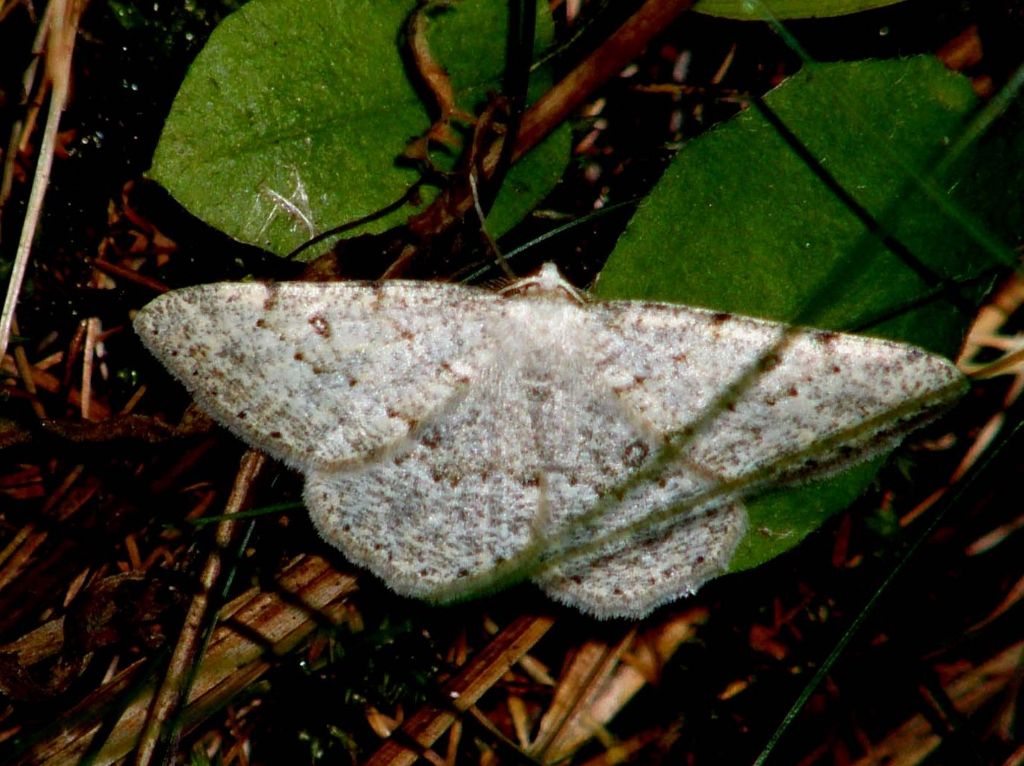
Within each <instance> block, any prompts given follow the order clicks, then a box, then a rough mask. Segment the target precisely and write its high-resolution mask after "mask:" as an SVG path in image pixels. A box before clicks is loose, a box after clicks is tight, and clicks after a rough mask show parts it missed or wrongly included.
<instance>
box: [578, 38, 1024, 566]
mask: <svg viewBox="0 0 1024 766" xmlns="http://www.w3.org/2000/svg"><path fill="white" fill-rule="evenodd" d="M765 101H766V103H767V105H768V107H769V109H770V110H771V112H772V113H774V114H775V115H777V116H778V118H779V119H780V120H781V122H782V123H783V124H784V125H785V126H786V127H787V128H788V129H789V130H790V131H791V132H792V133H793V134H795V135H796V136H798V137H799V141H800V142H801V143H802V144H803V145H804V146H806V147H807V150H808V152H809V155H810V157H812V158H814V159H815V160H816V161H817V162H819V163H820V164H821V166H822V167H823V168H824V169H825V170H826V171H827V173H828V174H830V175H831V176H832V177H833V178H834V179H835V180H836V181H837V182H838V184H839V187H841V188H840V190H839V191H837V190H835V189H833V188H829V186H828V185H826V184H825V183H823V181H822V180H821V178H819V176H817V175H816V174H815V172H814V170H813V169H812V167H811V165H810V164H809V163H808V161H807V160H805V159H804V158H803V157H801V156H799V155H798V154H797V153H796V151H794V148H793V147H792V145H791V144H788V143H787V141H786V140H785V138H784V136H783V135H782V134H780V130H779V129H778V128H777V127H776V125H773V124H771V123H770V122H769V120H768V119H766V118H765V116H764V115H763V114H762V113H761V112H759V111H758V110H757V109H756V108H750V109H748V110H747V111H745V112H743V113H742V114H741V115H739V116H738V117H736V118H735V119H733V120H732V121H730V122H729V123H727V124H725V125H723V126H721V127H719V128H717V129H715V130H712V131H711V132H710V133H708V134H706V135H704V136H702V137H700V138H698V139H696V140H694V141H692V142H691V143H690V144H688V145H687V146H685V147H684V148H683V149H682V150H681V151H680V152H679V154H678V155H677V157H676V158H675V160H674V161H673V164H672V165H671V166H670V168H669V169H668V170H667V172H666V173H665V175H664V177H663V178H662V179H661V181H660V182H659V184H658V185H657V187H656V188H655V190H654V192H653V193H652V194H651V195H650V197H649V198H648V199H647V200H645V201H644V203H643V205H642V206H641V208H640V210H639V211H638V212H637V214H636V216H635V217H634V219H633V220H632V222H631V223H630V226H629V229H628V231H627V233H626V234H625V235H624V236H623V237H622V239H621V240H620V242H619V244H618V246H617V247H616V250H615V252H614V253H613V255H612V257H611V259H610V260H609V263H608V265H607V267H606V268H605V270H604V271H603V272H602V274H601V279H600V282H599V284H598V287H597V290H596V291H595V292H596V293H597V294H598V295H599V296H600V297H602V298H631V299H647V300H661V301H669V302H674V303H684V304H691V305H698V306H704V307H709V308H713V309H716V310H723V311H729V312H733V313H740V314H748V315H754V316H760V317H764V318H768V319H775V320H780V321H786V322H795V323H798V324H804V325H810V326H816V327H822V328H828V329H841V330H842V329H849V328H856V327H859V326H863V324H864V323H865V322H867V321H869V320H872V319H876V318H878V317H883V316H890V317H891V318H889V319H888V320H887V321H884V322H881V323H878V324H873V325H872V326H871V330H870V334H872V335H879V336H884V337H889V338H894V339H898V340H903V341H906V342H911V343H915V344H917V345H920V346H924V347H926V348H929V349H931V350H933V351H936V352H939V353H944V354H946V355H950V356H952V355H955V353H956V351H957V350H958V349H959V345H960V341H961V338H962V335H963V332H964V330H965V327H966V323H967V322H968V321H969V319H970V317H968V316H965V315H964V314H963V313H961V312H960V311H959V310H957V309H956V308H955V307H953V305H952V304H950V303H949V302H947V301H945V300H941V299H940V300H935V301H931V302H927V303H925V304H923V305H918V306H916V307H914V308H913V310H902V309H906V308H907V307H909V306H912V305H913V304H914V302H915V301H917V300H918V299H920V298H922V296H926V295H928V294H929V293H934V292H935V288H934V286H933V285H931V284H929V283H928V281H927V278H923V277H922V276H920V275H919V274H918V273H915V270H914V269H912V268H910V267H908V265H907V264H906V263H905V262H904V261H903V260H901V259H900V258H899V257H898V256H897V255H895V254H894V253H893V252H891V251H890V250H889V249H888V248H887V247H886V245H885V244H884V243H883V242H882V241H881V240H880V239H879V236H878V235H877V234H874V233H872V232H871V231H869V230H868V228H866V226H865V224H864V223H863V222H862V221H861V220H859V219H858V218H857V216H855V215H854V214H853V213H852V212H851V210H850V209H849V207H848V206H847V205H846V204H845V203H844V202H843V200H842V199H841V198H840V195H841V194H842V193H847V194H849V195H851V196H852V197H853V198H854V199H855V200H856V203H857V204H859V205H861V206H862V207H863V208H864V209H865V210H866V211H867V212H868V213H869V214H870V215H871V216H873V217H874V219H875V220H876V221H878V223H879V224H880V225H881V227H882V229H883V230H884V231H886V232H888V233H889V234H891V235H892V236H893V237H895V239H896V240H898V241H899V242H901V243H902V244H903V245H905V246H906V248H907V249H908V250H909V251H910V253H912V254H913V256H914V257H916V258H917V259H919V260H920V261H921V262H922V263H923V264H925V265H926V267H927V269H928V270H930V271H931V272H932V273H934V274H936V275H938V276H940V277H943V278H947V279H950V280H957V281H963V280H968V279H970V278H972V277H976V276H977V275H978V274H980V273H982V272H983V271H984V270H985V269H986V268H987V267H989V266H991V265H992V263H993V261H995V260H1003V261H1004V262H1005V263H1011V262H1012V258H1013V256H1012V254H1011V253H1010V252H1009V251H1008V250H1005V249H1003V248H1002V247H1001V245H999V244H998V242H996V241H994V235H1000V236H1004V237H1006V238H1007V239H1009V240H1011V241H1016V240H1017V239H1019V238H1020V236H1021V234H1022V232H1021V226H1022V220H1024V219H1022V218H1021V216H1020V215H1019V213H1020V202H1019V199H1020V196H1021V192H1022V191H1024V178H1022V172H1021V170H1020V166H1021V164H1022V163H1021V159H1022V158H1024V147H1022V144H1021V139H1020V136H1021V131H1020V130H1019V125H1017V126H1014V127H1013V129H1012V130H1011V129H1009V126H1003V127H1005V128H1007V129H1004V130H997V131H992V134H991V135H987V136H985V137H984V138H983V139H982V140H977V141H970V142H968V143H967V144H966V145H965V146H961V145H960V144H958V143H957V137H958V136H960V135H961V134H962V133H964V132H965V131H967V132H969V130H970V128H971V120H972V118H974V117H975V116H976V115H977V110H978V106H979V105H978V103H977V99H976V98H975V96H974V94H973V91H972V90H971V87H970V83H969V82H968V81H967V80H965V79H964V78H962V77H960V76H959V75H956V74H953V73H951V72H949V71H948V70H946V69H945V68H944V67H942V65H941V64H940V63H939V62H938V61H937V60H935V59H932V58H930V57H919V58H915V59H909V60H905V61H876V62H860V63H852V64H829V65H815V66H813V67H809V68H807V69H805V70H803V71H801V72H800V73H799V74H797V75H796V76H794V77H793V78H791V79H790V80H788V81H787V82H786V83H784V84H783V85H782V86H780V87H779V88H777V89H776V90H774V91H772V92H771V93H769V94H768V95H767V96H766V98H765ZM1017 117H1019V109H1017V110H1015V114H1014V115H1004V122H1010V121H1012V120H1011V118H1012V119H1016V118H1017ZM1007 136H1010V138H1007ZM951 146H954V147H960V148H963V149H964V150H963V151H960V152H959V153H958V154H956V156H950V155H949V151H950V147H951ZM958 151H959V150H958ZM936 170H938V171H939V172H938V176H933V175H932V173H933V171H936ZM1008 207H1009V208H1012V209H1013V212H1010V213H1009V214H1008V213H1007V208H1008ZM961 293H962V294H964V295H966V297H967V301H968V302H969V301H970V300H971V298H972V294H971V291H970V290H967V291H961ZM974 293H975V294H977V293H978V288H977V287H976V288H975V290H974ZM877 465H878V461H874V462H872V463H870V464H866V465H864V466H860V467H858V468H856V469H854V470H852V471H849V472H846V473H844V474H842V475H841V476H839V477H837V478H835V479H831V480H829V481H827V482H818V483H815V484H812V485H807V486H803V487H800V488H798V489H796V490H786V491H778V492H774V493H771V494H770V495H765V496H762V497H759V498H757V499H755V500H754V501H752V502H750V503H749V504H748V509H749V511H750V517H751V518H750V530H749V532H748V535H747V538H746V539H745V540H744V542H743V543H742V544H741V547H740V549H739V551H738V552H737V554H736V556H735V557H734V560H733V562H732V569H744V568H747V567H751V566H754V565H756V564H759V563H761V562H763V561H766V560H768V559H770V558H772V557H774V556H775V555H777V554H778V553H780V552H782V551H783V550H786V549H788V548H790V547H792V546H793V545H795V544H796V543H797V542H799V541H800V539H802V538H803V537H804V536H805V535H806V534H807V533H808V532H810V531H811V530H813V529H814V528H816V527H817V526H818V525H819V524H820V523H821V522H822V521H823V520H824V519H825V518H827V516H828V515H829V514H831V513H834V512H836V511H838V510H840V509H842V508H843V507H845V506H846V505H847V504H849V502H850V501H851V500H853V499H854V498H855V497H856V496H857V494H858V493H859V492H860V491H861V490H862V489H863V487H864V486H865V485H866V484H867V483H868V482H869V481H870V480H871V477H872V475H873V473H874V471H875V469H876V468H877Z"/></svg>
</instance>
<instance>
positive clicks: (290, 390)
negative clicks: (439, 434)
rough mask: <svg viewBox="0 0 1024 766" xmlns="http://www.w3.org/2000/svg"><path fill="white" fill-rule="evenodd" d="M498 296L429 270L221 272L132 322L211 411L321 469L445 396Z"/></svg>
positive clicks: (260, 442)
mask: <svg viewBox="0 0 1024 766" xmlns="http://www.w3.org/2000/svg"><path fill="white" fill-rule="evenodd" d="M501 303H502V301H501V300H500V298H499V297H498V296H497V295H495V294H493V293H490V292H487V291H484V290H476V289H471V288H462V289H458V288H453V287H452V286H451V285H442V284H434V283H429V282H385V283H380V284H377V283H337V284H313V283H281V284H276V285H271V284H257V283H251V284H236V283H222V284H211V285H201V286H198V287H192V288H187V289H184V290H177V291H175V292H172V293H168V294H167V295H164V296H161V297H160V298H158V299H156V300H155V301H153V302H152V303H150V304H149V305H148V306H146V307H145V308H144V309H143V310H142V311H141V312H140V313H139V315H138V317H137V319H136V321H135V328H136V331H137V332H138V333H139V335H140V336H141V337H142V339H143V340H144V341H145V343H146V345H147V346H148V347H149V348H150V350H152V351H153V353H154V354H155V355H156V356H157V357H158V358H159V359H160V360H161V361H162V362H163V363H164V364H165V365H166V366H167V368H168V369H169V370H170V371H171V372H172V373H174V375H175V376H176V377H178V378H179V379H180V380H181V381H182V382H183V383H184V384H185V386H186V387H187V388H188V389H189V391H190V392H191V393H192V394H193V395H194V396H195V398H196V400H197V402H198V403H199V404H200V406H201V407H202V408H203V409H204V410H205V411H206V412H208V413H209V414H210V415H212V416H213V417H214V418H215V419H217V420H218V421H219V422H221V423H223V424H224V425H226V426H227V427H228V428H230V429H231V430H232V431H234V432H235V433H236V434H238V435H239V436H240V437H242V438H243V439H244V440H245V441H247V442H249V443H250V444H253V445H256V446H258V447H259V448H260V449H263V450H265V451H266V452H268V453H269V454H271V455H273V456H274V457H276V458H279V459H281V460H283V461H285V462H286V463H288V464H289V465H292V466H294V467H296V468H299V469H301V470H310V469H313V468H325V469H326V468H330V467H332V466H336V467H340V466H345V465H348V464H351V463H353V462H357V463H358V462H360V461H362V460H364V459H366V458H367V457H368V456H370V455H372V454H373V453H375V452H376V451H378V450H387V449H388V445H390V444H391V443H393V442H395V441H396V440H400V439H402V438H404V436H405V435H406V434H407V433H408V432H409V431H410V429H412V428H415V426H416V423H417V422H418V421H419V420H420V419H422V418H424V417H426V416H427V415H428V414H429V413H431V412H432V411H433V410H435V409H437V408H438V407H442V406H443V405H444V402H445V401H446V400H447V399H448V398H450V397H452V396H454V395H455V394H456V393H457V392H458V390H459V388H460V386H462V385H464V384H465V382H466V380H467V375H468V374H469V369H468V368H467V367H465V364H468V363H471V361H472V358H473V355H474V353H475V352H476V351H479V344H480V340H481V338H482V335H483V333H484V331H485V329H487V330H488V331H489V328H490V327H491V325H492V324H493V321H494V320H493V312H494V309H495V307H497V306H499V305H500V304H501ZM453 316H458V318H459V321H457V322H453V321H452V319H453Z"/></svg>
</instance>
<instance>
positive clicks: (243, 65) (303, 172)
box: [150, 0, 569, 256]
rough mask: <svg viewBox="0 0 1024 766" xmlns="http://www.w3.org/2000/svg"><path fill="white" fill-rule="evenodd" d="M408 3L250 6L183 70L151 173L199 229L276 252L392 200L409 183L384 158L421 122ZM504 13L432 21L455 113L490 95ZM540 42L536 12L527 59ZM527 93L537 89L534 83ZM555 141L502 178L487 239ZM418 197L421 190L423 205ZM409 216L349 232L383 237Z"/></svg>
mask: <svg viewBox="0 0 1024 766" xmlns="http://www.w3.org/2000/svg"><path fill="white" fill-rule="evenodd" d="M415 7H416V3H415V2H413V1H412V0H386V1H384V2H379V1H378V2H374V1H372V0H343V1H340V0H302V1H301V2H300V1H299V0H253V2H251V3H249V4H247V5H246V6H244V7H243V8H242V9H241V10H239V11H237V12H236V13H234V14H232V15H231V16H229V17H228V18H227V19H226V20H225V21H224V22H223V23H222V24H221V25H220V26H219V27H218V28H217V29H216V30H215V31H214V33H213V35H212V36H211V37H210V40H209V42H208V43H207V45H206V47H205V48H204V49H203V51H202V52H201V53H200V55H199V56H198V57H197V58H196V61H195V63H194V64H193V65H192V67H191V69H190V70H189V73H188V75H187V76H186V79H185V82H184V83H183V84H182V87H181V90H180V91H179V93H178V95H177V97H176V99H175V102H174V106H173V108H172V110H171V114H170V116H169V117H168V119H167V123H166V125H165V127H164V132H163V135H162V136H161V138H160V144H159V146H158V147H157V151H156V154H155V156H154V160H153V168H152V170H151V171H150V172H151V175H152V177H154V178H155V179H156V180H157V181H159V182H160V183H161V184H163V185H164V186H165V187H166V188H167V189H168V190H169V191H170V192H171V194H173V195H174V196H175V198H177V199H178V201H179V202H181V204H182V205H184V206H185V207H186V208H188V209H189V210H190V211H191V212H192V213H193V214H194V215H196V216H198V217H199V218H202V219H203V220H205V221H206V222H207V223H209V224H210V225H212V226H214V227H216V228H219V229H221V230H223V231H225V232H227V233H228V234H230V235H231V236H233V237H235V238H236V239H239V240H242V241H244V242H249V243H253V244H256V245H259V246H261V247H265V248H268V249H270V250H272V251H274V252H277V253H280V254H283V253H287V252H289V251H291V250H292V249H293V248H294V247H296V246H297V245H299V244H301V243H302V242H304V241H305V240H307V239H308V238H310V237H311V236H312V235H314V234H316V233H318V232H320V231H323V230H325V229H328V228H331V227H334V226H337V225H340V224H342V223H345V222H347V221H351V220H354V219H357V218H360V217H362V216H365V215H368V214H370V213H373V212H374V211H376V210H378V209H380V208H382V207H384V206H386V205H388V204H389V203H392V202H394V201H395V200H397V199H398V198H399V197H401V196H402V194H403V193H404V192H405V191H406V190H407V189H408V188H409V187H410V186H411V185H412V184H413V183H414V182H415V181H416V180H417V179H418V176H419V174H418V171H417V170H416V169H414V168H412V167H409V166H400V165H398V164H396V158H398V157H399V155H400V154H401V153H402V151H403V149H404V148H405V146H406V144H407V142H408V141H409V140H410V139H411V138H414V137H416V136H418V135H420V134H422V133H423V131H425V130H426V129H427V128H428V127H429V125H430V122H431V120H430V116H429V114H428V109H427V107H426V106H424V104H423V102H422V100H421V98H420V96H419V95H418V93H417V91H416V90H415V88H414V86H413V84H411V83H410V81H409V78H408V76H407V72H406V68H405V65H404V64H403V60H402V51H401V50H400V47H399V43H398V41H399V38H400V36H401V32H402V29H403V25H404V23H405V21H406V18H407V17H408V14H409V13H410V11H411V10H412V9H414V8H415ZM545 7H546V6H545ZM506 14H507V10H506V9H505V7H504V5H503V4H500V3H490V2H487V1H486V0H465V2H460V3H458V4H456V5H454V6H453V7H452V8H451V10H449V11H447V12H443V13H441V14H439V15H438V16H437V17H436V18H433V19H432V20H431V24H430V29H429V39H430V43H431V50H432V53H433V55H434V56H435V57H436V58H437V59H438V60H439V61H440V62H442V63H443V64H444V65H445V66H446V67H447V68H448V70H449V73H450V75H451V78H452V82H453V85H454V86H455V89H456V96H457V100H458V103H459V104H460V105H461V106H462V108H464V109H466V110H467V111H472V109H473V108H474V106H475V105H476V104H477V102H479V101H482V100H483V99H484V98H485V97H486V94H487V92H488V91H489V90H496V89H497V88H498V87H499V85H500V76H501V73H502V71H503V68H504V64H505V61H504V45H505V26H506ZM552 34H553V28H552V24H551V19H550V17H549V16H548V15H547V14H539V19H538V35H537V48H538V50H539V49H542V48H543V47H545V46H546V45H547V44H548V43H549V42H550V40H551V37H552ZM531 85H532V86H533V87H534V89H536V90H540V89H543V88H544V87H545V86H546V80H545V77H544V76H543V75H541V76H535V77H534V82H532V83H531ZM568 140H569V136H568V129H567V128H566V129H564V130H562V131H560V132H559V133H558V134H556V135H554V136H552V137H551V138H549V139H548V141H547V142H545V144H543V145H542V146H541V147H539V148H538V149H537V150H535V151H534V152H532V153H531V154H530V155H529V156H527V157H526V158H524V160H523V161H522V162H521V163H519V164H518V165H517V166H516V167H514V168H513V169H512V171H511V172H510V174H509V176H508V178H507V179H506V184H505V187H504V188H503V191H502V194H501V195H499V198H498V200H497V202H496V204H495V206H494V209H493V211H492V214H491V216H490V218H489V225H490V226H491V228H492V230H493V231H494V233H495V234H500V233H501V232H502V231H504V230H505V229H506V228H508V227H509V226H511V225H512V224H513V223H514V222H516V221H518V220H519V218H521V217H522V216H523V215H525V214H526V212H528V211H529V210H530V209H532V207H533V206H534V205H535V204H536V202H537V201H538V200H539V199H540V198H541V197H542V196H543V195H544V194H545V193H547V191H548V190H549V189H550V188H551V187H552V186H553V185H554V184H555V183H556V182H557V180H558V178H559V176H560V175H561V172H562V169H563V167H564V165H565V162H566V158H567V156H568ZM435 159H436V160H437V161H438V163H439V164H442V165H443V164H444V163H445V162H447V163H448V164H449V166H450V164H451V161H452V158H451V157H445V156H444V154H443V153H439V154H438V155H437V157H436V158H435ZM431 197H432V194H431V190H430V189H427V190H426V191H425V194H424V199H423V201H424V202H428V201H429V199H430V198H431ZM289 206H291V207H292V208H293V209H292V212H291V214H289V213H288V209H289ZM412 212H414V211H413V210H412V209H410V208H409V207H406V208H404V209H403V210H400V211H398V212H396V213H394V214H392V215H390V216H388V217H386V218H384V219H381V220H378V221H375V222H374V223H373V224H371V225H368V226H366V227H364V228H363V229H361V230H360V231H363V232H366V231H383V230H384V229H387V228H388V227H390V226H393V225H395V224H397V223H400V222H401V221H403V220H404V219H405V218H406V217H407V216H408V215H410V213H412ZM312 255H315V253H311V254H310V256H312Z"/></svg>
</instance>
